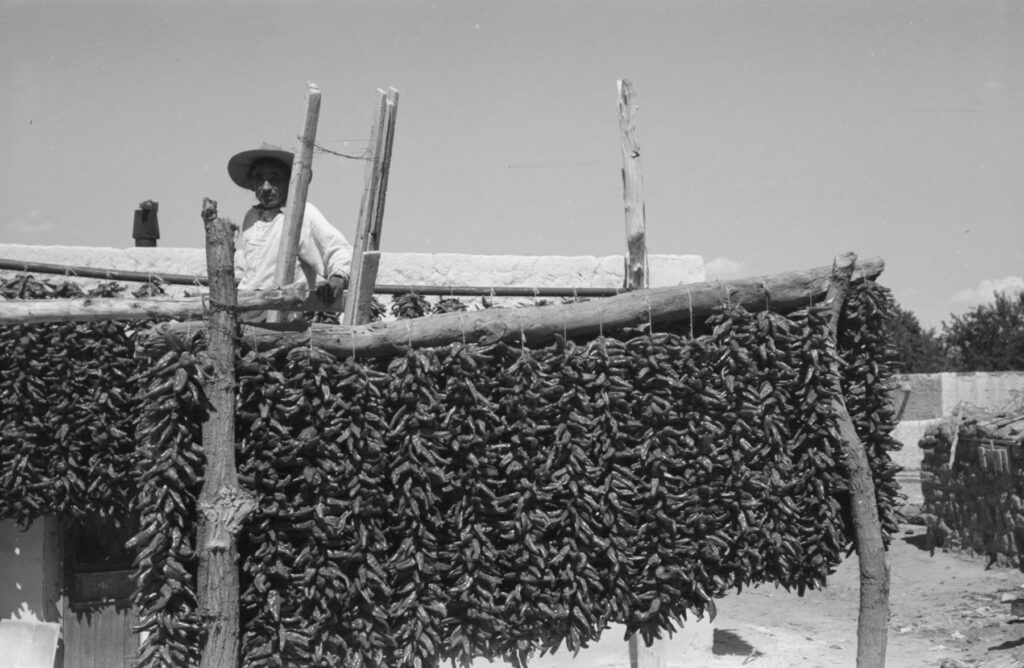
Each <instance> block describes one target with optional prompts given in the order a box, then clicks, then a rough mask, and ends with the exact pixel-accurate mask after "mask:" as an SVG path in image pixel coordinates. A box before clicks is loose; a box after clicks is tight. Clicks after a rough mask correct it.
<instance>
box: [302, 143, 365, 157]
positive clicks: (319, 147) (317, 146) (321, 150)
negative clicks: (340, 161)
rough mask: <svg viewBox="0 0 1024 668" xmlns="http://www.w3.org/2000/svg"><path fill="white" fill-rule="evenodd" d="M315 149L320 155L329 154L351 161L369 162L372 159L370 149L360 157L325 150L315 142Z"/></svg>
mask: <svg viewBox="0 0 1024 668" xmlns="http://www.w3.org/2000/svg"><path fill="white" fill-rule="evenodd" d="M313 148H314V149H315V150H316V151H318V152H320V153H329V154H331V155H336V156H338V157H339V158H348V159H349V160H369V159H370V149H368V148H366V149H363V152H362V153H360V154H359V155H351V154H349V153H339V152H337V151H332V150H331V149H329V148H324V147H323V146H321V145H320V144H317V143H316V142H313Z"/></svg>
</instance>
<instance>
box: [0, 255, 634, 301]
mask: <svg viewBox="0 0 1024 668" xmlns="http://www.w3.org/2000/svg"><path fill="white" fill-rule="evenodd" d="M0 269H6V270H9V271H20V272H23V273H26V274H54V275H60V276H66V277H68V278H72V279H73V278H99V279H104V280H108V281H131V282H135V283H146V282H149V281H154V280H157V281H159V282H161V283H166V284H168V285H193V286H197V287H205V286H206V285H208V284H209V282H208V281H207V280H206V276H199V275H191V274H163V273H159V272H147V271H128V270H122V269H102V268H97V267H80V266H74V265H64V264H49V263H46V262H26V261H23V260H5V259H0ZM624 291H625V289H624V288H594V287H573V286H558V287H544V288H540V287H538V288H534V287H529V286H508V285H502V286H488V285H375V286H373V294H377V295H403V294H406V293H409V292H415V293H416V294H418V295H424V296H428V297H431V296H433V297H440V296H444V297H455V296H458V297H608V296H610V295H615V294H619V293H620V292H624Z"/></svg>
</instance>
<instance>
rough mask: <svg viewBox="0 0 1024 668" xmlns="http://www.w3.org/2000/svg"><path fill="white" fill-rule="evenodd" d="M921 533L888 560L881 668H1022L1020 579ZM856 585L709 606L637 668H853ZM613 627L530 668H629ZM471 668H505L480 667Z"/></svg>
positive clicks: (845, 576) (908, 536) (852, 581)
mask: <svg viewBox="0 0 1024 668" xmlns="http://www.w3.org/2000/svg"><path fill="white" fill-rule="evenodd" d="M923 534H924V529H923V527H918V526H911V525H905V526H904V527H903V528H902V533H901V534H900V536H898V537H897V538H895V539H894V541H893V544H892V546H891V548H890V550H889V553H888V559H889V568H890V574H891V577H890V580H891V586H890V621H889V636H888V651H887V655H886V658H887V662H886V665H887V666H888V668H927V667H935V668H968V667H970V668H1024V618H1019V617H1017V616H1015V615H1012V614H1011V606H1010V603H1008V602H1004V601H1003V595H1004V594H1010V595H1013V596H1018V595H1019V596H1022V597H1024V573H1021V572H1020V571H1017V570H1015V569H1010V568H1005V567H998V566H995V567H993V568H992V569H991V570H985V564H986V560H985V559H983V558H978V557H969V556H966V555H959V554H956V553H952V552H944V551H942V550H937V551H936V552H935V556H929V554H928V552H927V551H925V550H924V549H923V545H924V535H923ZM858 598H859V575H858V573H857V557H856V556H851V557H850V558H848V559H847V560H846V561H845V562H844V563H843V564H842V565H840V567H839V569H838V570H837V571H836V573H834V574H833V576H832V577H831V578H829V584H828V587H827V588H826V589H824V590H822V591H812V592H808V593H807V594H806V595H805V596H803V597H800V596H798V595H797V594H796V593H795V592H794V593H790V592H787V591H785V590H784V589H777V588H775V587H773V586H762V587H757V588H754V589H750V590H745V591H744V592H743V593H741V594H734V595H731V596H727V597H726V598H724V599H721V600H720V601H719V602H718V611H719V614H718V617H716V618H715V620H714V622H713V623H711V624H707V623H704V624H692V625H691V626H689V627H688V628H687V631H685V632H682V633H677V634H675V635H674V636H673V637H672V638H666V639H664V640H662V641H659V642H658V643H656V644H655V646H654V647H652V648H643V649H642V650H641V652H643V658H642V661H641V664H640V665H641V666H644V667H645V668H832V667H840V666H841V667H843V668H853V667H854V666H855V665H856V656H857V608H858ZM622 634H623V630H622V628H621V627H616V628H612V629H608V630H606V631H605V633H604V635H602V637H601V640H600V641H599V642H597V643H595V644H594V645H592V646H591V647H589V648H587V649H586V650H584V651H582V652H580V654H579V655H577V656H576V657H573V656H572V655H571V654H568V653H566V652H565V651H564V650H563V651H559V652H555V654H553V655H546V656H543V657H537V658H535V659H533V660H531V661H530V664H529V665H530V667H531V668H629V666H630V661H629V654H628V651H627V645H626V643H625V642H624V641H623V639H622ZM473 668H511V667H510V666H509V665H508V664H506V663H504V662H501V661H497V662H494V663H491V662H489V661H487V660H485V659H480V660H478V661H476V662H474V663H473Z"/></svg>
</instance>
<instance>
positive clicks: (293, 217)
mask: <svg viewBox="0 0 1024 668" xmlns="http://www.w3.org/2000/svg"><path fill="white" fill-rule="evenodd" d="M319 119H320V89H319V88H317V86H316V84H313V83H311V84H309V90H307V91H306V121H305V124H304V125H303V128H302V135H301V136H300V137H299V142H300V145H299V150H298V151H296V152H295V159H294V160H293V161H292V174H291V179H290V180H289V181H288V201H287V202H285V206H284V229H283V230H282V231H281V246H280V248H279V249H278V252H277V265H276V266H275V267H274V285H277V286H281V285H288V284H290V283H291V282H292V281H294V280H295V261H296V259H297V258H298V256H299V239H300V238H301V237H302V219H303V217H304V215H305V213H306V195H307V194H308V193H309V181H310V179H311V178H312V177H313V144H314V143H315V142H316V125H317V121H318V120H319ZM283 319H284V315H283V313H282V312H281V311H270V312H269V313H267V321H268V322H281V320H283Z"/></svg>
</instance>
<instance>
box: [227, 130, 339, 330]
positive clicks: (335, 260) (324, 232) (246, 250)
mask: <svg viewBox="0 0 1024 668" xmlns="http://www.w3.org/2000/svg"><path fill="white" fill-rule="evenodd" d="M293 159H294V154H292V153H291V152H290V151H285V150H282V149H279V148H276V147H273V146H268V145H266V144H264V145H263V147H262V148H258V149H253V150H250V151H242V152H241V153H238V154H237V155H235V156H233V157H232V158H231V159H230V160H229V161H228V176H230V177H231V180H232V181H234V182H235V183H236V184H237V185H239V186H240V187H242V188H245V189H246V190H251V191H253V193H254V194H255V195H256V205H255V206H253V207H252V208H251V209H249V211H248V212H247V213H246V214H245V219H244V221H243V222H242V228H241V231H240V233H239V236H238V243H237V247H238V253H237V257H238V265H239V270H240V273H241V280H240V282H239V284H238V289H239V290H267V289H270V288H276V287H280V286H278V285H275V284H274V270H275V267H276V265H277V255H278V252H279V249H280V247H281V235H282V234H283V231H284V205H285V202H286V200H287V198H288V183H289V180H290V179H291V170H292V161H293ZM351 265H352V245H351V244H350V243H349V242H348V240H347V239H345V236H344V235H343V234H342V233H341V232H339V231H338V229H337V228H336V227H334V226H333V225H331V224H330V223H329V222H328V221H327V218H325V217H324V215H323V214H322V213H321V212H320V210H319V209H317V208H316V207H315V206H313V205H312V204H310V203H309V202H306V209H305V212H304V214H303V218H302V234H301V236H300V238H299V253H298V265H297V266H298V269H301V270H302V274H303V275H305V277H306V281H307V282H308V283H309V285H310V288H315V289H316V291H317V294H318V295H319V297H320V299H321V300H322V301H324V302H326V303H330V302H331V301H334V300H335V299H337V298H338V297H339V296H340V295H341V292H342V291H343V290H344V289H345V287H346V286H347V285H348V277H349V271H350V269H351ZM298 275H299V272H298V271H296V276H298ZM321 278H322V279H326V282H321V281H320V280H319V279H321ZM248 319H252V318H251V317H250V318H248ZM258 319H262V318H258Z"/></svg>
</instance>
